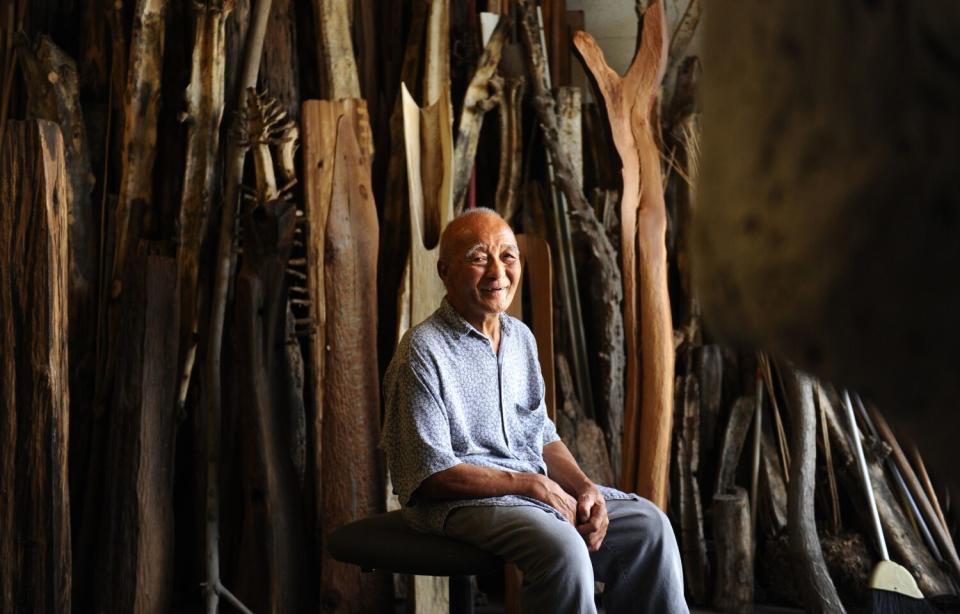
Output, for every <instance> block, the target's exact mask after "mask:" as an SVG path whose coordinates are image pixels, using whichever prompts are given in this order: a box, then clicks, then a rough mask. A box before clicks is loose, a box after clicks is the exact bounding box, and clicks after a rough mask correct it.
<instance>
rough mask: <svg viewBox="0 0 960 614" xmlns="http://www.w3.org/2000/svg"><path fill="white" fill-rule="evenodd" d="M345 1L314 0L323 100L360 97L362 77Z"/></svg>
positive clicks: (347, 5) (347, 6)
mask: <svg viewBox="0 0 960 614" xmlns="http://www.w3.org/2000/svg"><path fill="white" fill-rule="evenodd" d="M352 5H353V3H352V2H343V0H313V11H314V16H315V19H316V32H317V38H318V39H319V44H318V45H317V54H318V55H317V57H318V65H319V67H320V73H321V84H322V91H323V98H324V99H326V100H339V99H340V98H360V78H359V76H358V74H357V61H356V59H355V56H354V54H353V39H352V38H351V35H350V17H349V13H348V11H349V8H350V7H351V6H352Z"/></svg>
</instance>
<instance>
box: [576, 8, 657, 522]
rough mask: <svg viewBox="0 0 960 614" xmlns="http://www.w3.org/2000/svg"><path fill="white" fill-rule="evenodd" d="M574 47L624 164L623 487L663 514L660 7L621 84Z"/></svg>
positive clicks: (580, 40) (584, 40)
mask: <svg viewBox="0 0 960 614" xmlns="http://www.w3.org/2000/svg"><path fill="white" fill-rule="evenodd" d="M574 43H575V45H576V47H577V49H578V50H579V51H580V53H581V55H582V56H583V59H584V63H585V64H586V65H587V68H588V69H589V70H590V72H591V73H592V74H593V76H594V78H595V79H596V82H597V85H598V87H599V89H600V91H601V93H602V94H603V98H604V102H605V104H606V107H607V117H608V119H609V121H610V125H611V131H612V134H613V140H614V145H615V146H616V149H617V152H618V153H619V155H620V161H621V163H622V164H623V171H622V174H623V196H622V198H623V200H622V201H621V203H620V221H621V246H620V247H621V256H622V261H623V264H622V269H623V274H624V289H623V291H624V323H625V326H624V334H625V335H626V339H627V380H626V381H627V394H626V404H625V408H624V455H623V474H622V476H621V483H622V484H623V485H624V487H626V488H629V489H631V490H636V491H637V492H639V493H640V494H641V495H644V496H646V497H647V498H649V499H650V500H651V501H653V502H654V503H656V504H657V505H659V506H660V507H661V508H665V506H666V498H667V492H666V489H667V473H668V470H669V466H670V432H671V428H672V424H671V421H672V417H673V412H672V403H673V377H674V354H673V325H672V323H671V315H670V297H669V294H668V291H667V253H666V244H665V236H666V225H667V219H666V208H665V205H664V199H663V189H662V181H661V172H660V154H659V150H658V148H657V143H656V139H655V137H654V129H655V128H654V127H655V122H654V119H653V107H654V105H655V103H656V100H657V96H658V95H659V92H660V79H661V77H662V76H663V73H664V69H665V64H666V43H667V40H666V29H665V21H664V15H663V5H662V3H660V2H655V3H653V4H651V5H650V6H649V7H648V9H647V11H646V12H645V13H644V18H643V30H642V33H641V38H640V42H639V44H638V46H637V53H636V55H635V56H634V60H633V63H632V64H631V65H630V68H629V69H628V71H627V74H626V75H625V76H624V77H623V78H621V77H620V76H619V75H617V74H616V73H615V72H614V71H613V70H611V69H610V68H609V67H608V66H607V64H606V61H605V60H604V57H603V52H602V51H601V50H600V48H599V46H597V44H596V42H595V41H594V40H593V38H592V37H591V36H590V35H589V34H587V33H585V32H577V34H576V35H575V36H574ZM638 323H639V326H638ZM641 327H642V333H641ZM641 356H642V360H641ZM641 363H642V364H641ZM641 390H642V394H641Z"/></svg>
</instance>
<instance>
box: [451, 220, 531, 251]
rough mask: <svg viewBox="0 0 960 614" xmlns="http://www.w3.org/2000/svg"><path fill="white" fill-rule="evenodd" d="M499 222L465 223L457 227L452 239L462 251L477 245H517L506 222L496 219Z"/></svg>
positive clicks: (472, 248) (469, 249) (474, 247)
mask: <svg viewBox="0 0 960 614" xmlns="http://www.w3.org/2000/svg"><path fill="white" fill-rule="evenodd" d="M497 221H498V222H500V223H499V224H483V225H480V224H465V225H464V226H463V227H461V228H459V229H457V231H456V232H455V234H454V236H453V239H454V241H455V243H456V245H457V246H458V247H459V248H460V249H462V250H464V251H472V250H474V249H476V248H478V247H487V248H489V247H506V246H512V247H516V246H517V238H516V236H515V235H514V234H513V230H511V229H510V226H508V225H507V224H506V223H504V222H502V221H499V220H497Z"/></svg>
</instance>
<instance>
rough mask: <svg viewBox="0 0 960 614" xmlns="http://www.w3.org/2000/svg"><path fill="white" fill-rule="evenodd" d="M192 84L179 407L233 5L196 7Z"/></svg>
mask: <svg viewBox="0 0 960 614" xmlns="http://www.w3.org/2000/svg"><path fill="white" fill-rule="evenodd" d="M193 7H194V17H195V22H194V23H195V25H194V28H195V30H194V38H193V55H192V59H191V67H190V71H191V72H190V84H189V85H188V86H187V89H186V91H185V93H184V99H185V100H186V105H187V108H186V111H184V113H183V114H182V115H181V118H180V119H181V121H182V122H184V123H186V124H187V152H186V160H187V161H186V168H185V169H184V173H183V194H182V197H181V201H180V214H179V220H178V225H177V268H178V276H179V279H180V290H179V293H180V348H181V352H182V354H183V358H182V359H181V362H180V364H181V365H182V366H181V368H180V374H181V375H180V386H179V390H178V394H177V402H178V403H179V404H180V406H181V407H182V405H183V404H184V403H185V402H186V399H187V392H188V390H189V387H190V379H191V375H192V373H193V365H194V361H195V359H196V354H197V335H198V333H199V316H200V313H199V310H200V299H199V291H198V290H199V286H198V282H199V277H200V247H201V245H202V244H203V240H204V237H205V236H206V233H207V227H208V220H209V217H210V205H211V202H212V200H213V195H214V193H215V192H216V185H215V181H216V166H217V160H218V157H219V155H220V120H221V119H222V117H223V104H224V91H223V87H224V76H225V72H224V71H225V59H224V58H225V57H226V54H225V44H226V27H225V24H226V20H227V16H228V15H229V13H230V11H231V10H232V8H233V4H232V2H228V3H226V4H225V5H224V6H223V7H218V6H214V5H212V4H201V3H195V4H194V5H193Z"/></svg>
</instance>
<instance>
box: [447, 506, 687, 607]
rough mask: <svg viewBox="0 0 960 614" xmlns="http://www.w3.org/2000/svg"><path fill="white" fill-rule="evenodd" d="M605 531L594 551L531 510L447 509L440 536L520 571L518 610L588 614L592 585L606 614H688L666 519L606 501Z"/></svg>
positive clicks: (564, 525)
mask: <svg viewBox="0 0 960 614" xmlns="http://www.w3.org/2000/svg"><path fill="white" fill-rule="evenodd" d="M607 515H608V517H609V518H610V526H609V528H608V529H607V536H606V538H605V539H604V541H603V543H602V544H601V546H600V550H599V551H597V552H589V551H588V550H587V545H586V542H584V540H583V537H581V535H580V534H579V533H578V532H577V530H576V528H574V526H573V525H571V524H570V523H569V522H566V521H563V520H560V519H559V518H557V517H556V516H555V515H553V514H551V513H549V512H546V511H544V510H542V509H540V508H537V507H533V506H516V507H506V506H499V507H498V506H467V507H461V508H457V509H455V510H453V511H452V512H451V513H450V515H449V516H448V517H447V522H446V525H445V527H444V530H445V532H446V534H447V535H448V536H450V537H454V538H457V539H460V540H463V541H465V542H469V543H471V544H473V545H475V546H477V547H479V548H482V549H484V550H487V551H489V552H494V553H496V554H497V555H499V556H500V557H501V558H503V559H505V560H507V561H511V562H514V563H516V565H517V567H519V568H520V570H521V571H522V572H523V611H524V612H528V613H530V614H541V613H544V612H559V613H563V614H566V613H574V612H581V613H590V612H596V611H597V610H596V606H595V605H594V595H593V587H594V579H596V580H600V581H601V582H603V583H604V589H603V607H604V609H605V610H606V611H607V612H608V613H609V614H621V613H627V612H651V613H655V614H674V613H678V612H682V613H686V612H689V610H688V608H687V604H686V601H685V600H684V597H683V571H682V569H681V566H680V553H679V551H678V549H677V540H676V537H674V534H673V528H672V527H671V526H670V521H669V520H668V519H667V516H666V515H665V514H664V513H663V512H661V511H660V510H659V509H658V508H657V507H656V506H655V505H653V504H652V503H650V502H649V501H647V500H646V499H643V500H641V501H629V500H626V501H620V500H617V501H607Z"/></svg>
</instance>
